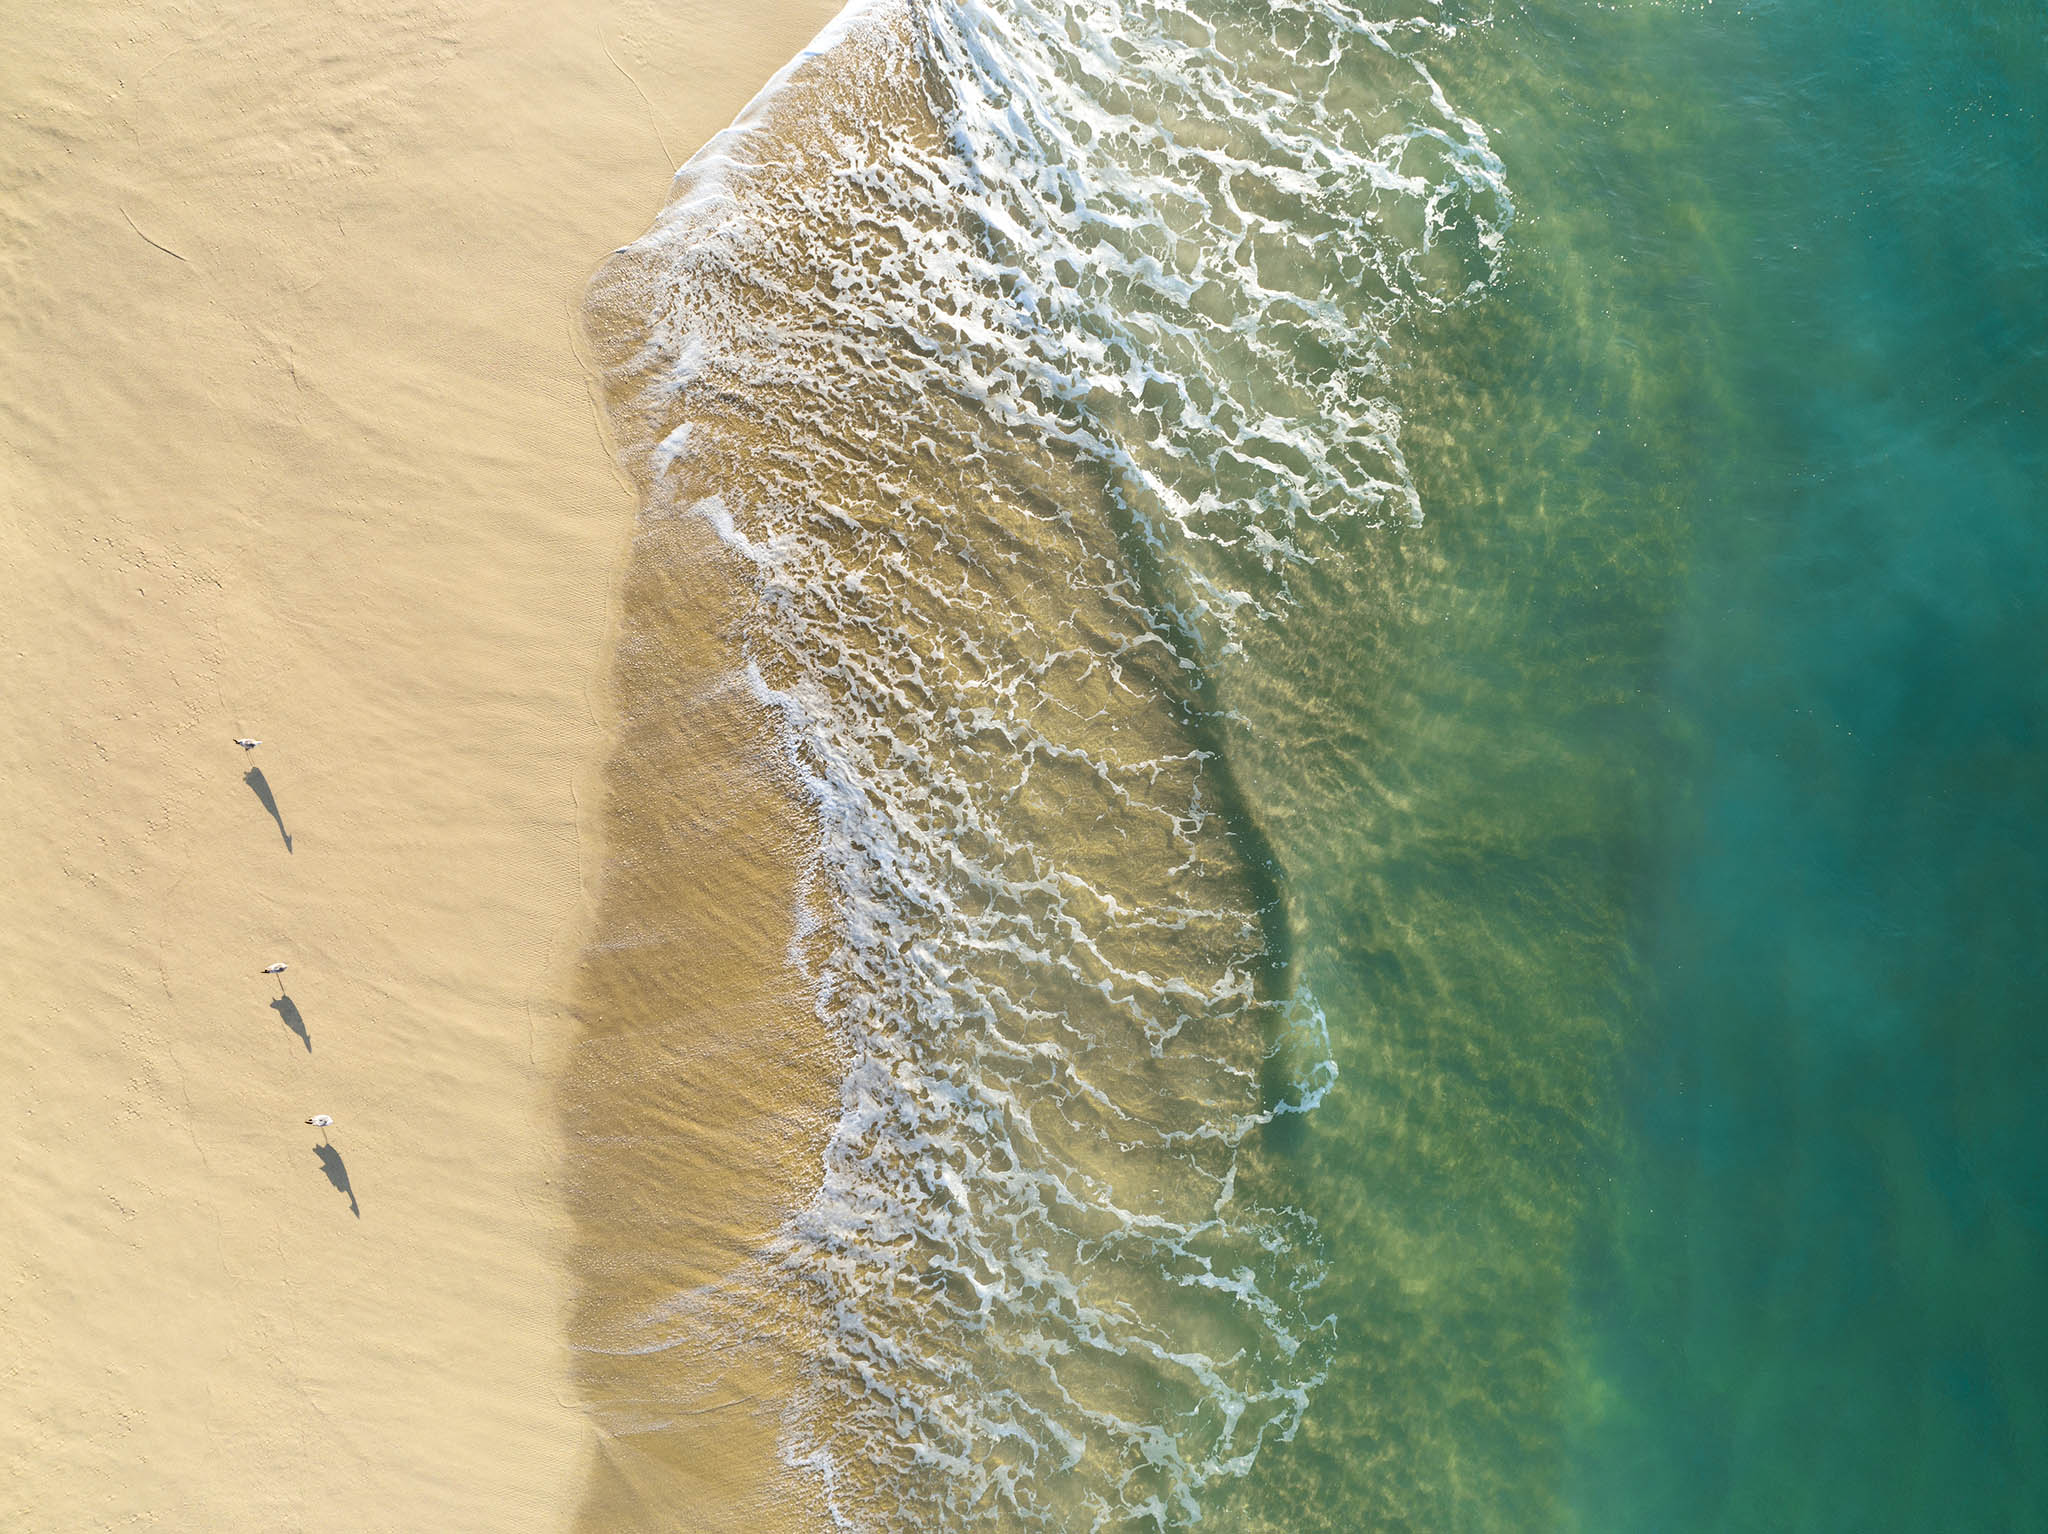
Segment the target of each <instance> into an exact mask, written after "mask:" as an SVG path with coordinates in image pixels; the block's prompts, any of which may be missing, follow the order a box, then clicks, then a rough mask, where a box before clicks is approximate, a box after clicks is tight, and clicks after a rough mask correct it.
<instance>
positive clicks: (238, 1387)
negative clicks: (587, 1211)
mask: <svg viewBox="0 0 2048 1534" xmlns="http://www.w3.org/2000/svg"><path fill="white" fill-rule="evenodd" d="M822 9H823V8H822V7H816V8H812V9H809V10H807V9H806V8H804V7H800V6H793V5H792V6H783V7H776V8H771V9H769V10H767V11H756V12H752V13H750V14H749V15H748V16H747V17H745V18H717V19H718V20H720V21H721V23H725V22H731V23H733V24H731V25H722V26H721V27H718V28H714V27H711V26H710V25H708V23H707V21H706V20H705V19H704V18H698V19H697V20H696V22H695V23H694V24H693V25H664V24H662V23H660V22H659V21H657V20H654V19H651V18H648V17H643V16H639V15H637V14H629V15H628V16H626V17H624V18H619V17H610V18H604V21H605V25H603V26H601V27H592V26H589V25H587V19H586V24H585V25H581V26H572V25H571V23H570V22H569V21H568V20H566V19H564V18H562V17H559V16H557V15H555V14H554V13H552V12H549V11H547V10H545V9H543V8H540V7H535V6H530V5H525V4H511V3H500V4H492V5H486V6H482V7H475V8H468V9H460V10H458V9H457V8H455V7H451V6H445V5H432V4H427V5H421V4H404V3H395V0H385V3H380V4H376V5H373V6H371V7H368V8H359V9H358V10H357V11H355V12H352V13H350V14H348V15H328V14H325V13H303V12H289V11H275V10H272V9H271V8H268V7H265V6H262V5H256V4H247V3H244V4H240V5H237V6H236V7H235V8H234V10H233V11H232V12H231V14H230V15H229V16H228V17H226V18H225V19H222V18H199V19H194V18H191V17H187V16H183V15H176V14H166V15H164V16H162V17H145V18H142V19H140V20H139V21H138V19H137V18H135V17H131V16H127V15H125V14H112V13H109V14H107V15H99V14H91V15H79V14H73V13H71V12H69V11H67V10H65V9H64V8H60V7H43V8H42V11H43V12H44V13H43V14H38V15H34V16H31V17H27V18H24V24H23V27H22V29H21V30H22V33H23V35H24V36H25V37H30V38H33V39H34V42H33V43H31V44H25V45H24V46H23V47H22V48H20V49H17V50H14V51H13V53H12V54H11V56H10V58H9V60H8V61H7V62H6V64H5V65H0V72H4V75H5V77H6V78H7V80H8V83H9V85H10V86H11V87H12V92H13V95H14V99H15V100H16V101H17V102H18V103H19V104H20V113H19V115H18V116H17V117H16V118H14V119H12V120H11V121H10V123H9V124H8V125H7V127H6V129H5V131H6V132H7V133H9V134H11V135H12V139H11V142H10V149H11V151H12V152H11V153H10V154H9V155H8V156H7V157H6V164H7V166H8V169H7V170H6V171H5V172H0V207H4V209H5V213H6V222H7V226H8V232H9V235H10V239H9V241H8V246H9V249H8V259H7V263H6V266H5V273H6V280H7V282H8V286H9V289H10V298H11V300H12V302H11V303H10V304H9V306H8V310H9V312H8V315H7V317H6V319H5V321H4V323H5V324H6V325H7V327H8V337H7V339H8V341H9V343H10V344H9V346H8V348H7V361H6V362H5V363H4V364H0V369H4V371H0V378H4V383H0V407H4V415H0V449H4V453H0V494H4V495H5V496H6V498H7V500H8V502H9V504H10V508H11V512H12V515H11V516H10V518H9V527H8V535H7V536H8V544H9V553H10V556H11V557H10V564H11V565H12V567H13V568H14V569H15V570H16V572H17V584H16V596H15V600H14V602H13V603H12V604H11V605H10V611H9V612H8V613H7V614H6V615H5V616H4V617H0V640H4V642H5V648H6V649H7V650H9V651H11V652H12V657H11V658H12V661H13V664H12V665H11V666H10V668H9V680H8V693H7V702H8V703H9V705H10V707H9V708H8V709H7V710H6V714H7V718H8V725H7V728H6V730H5V733H4V735H0V760H4V762H5V763H6V767H7V771H8V777H7V783H8V787H9V796H8V802H7V808H6V811H5V814H4V818H0V833H4V835H0V840H4V844H5V846H6V848H7V850H8V852H9V853H10V857H9V858H8V863H9V867H10V873H11V874H12V875H13V877H12V878H11V880H10V888H9V891H8V893H7V895H6V897H5V898H6V906H5V909H4V921H0V932H4V934H5V936H4V938H0V942H4V945H5V946H4V948H0V959H4V967H5V970H6V973H7V975H8V979H9V986H10V993H11V997H12V999H13V1001H14V1006H13V1007H12V1008H11V1020H10V1023H9V1025H8V1027H7V1028H6V1029H5V1030H4V1031H0V1125H4V1126H5V1129H6V1131H7V1134H8V1138H9V1140H10V1142H11V1143H12V1144H13V1145H14V1146H15V1147H16V1154H15V1156H14V1157H13V1158H11V1160H10V1163H9V1166H8V1168H7V1170H6V1171H5V1173H4V1174H0V1218H4V1219H5V1220H6V1221H7V1222H8V1224H9V1227H10V1229H12V1230H14V1231H15V1232H16V1237H17V1243H16V1246H15V1249H14V1251H13V1253H12V1254H11V1256H10V1258H9V1260H8V1262H7V1264H6V1268H5V1271H4V1274H0V1279H4V1283H0V1292H4V1293H5V1295H6V1297H7V1298H6V1301H5V1308H4V1309H0V1345H4V1346H5V1348H6V1350H7V1352H8V1354H9V1356H10V1358H11V1359H12V1360H13V1361H14V1364H13V1367H12V1369H11V1370H10V1373H9V1377H8V1379H7V1382H6V1384H5V1386H4V1387H0V1447H4V1449H5V1451H6V1452H5V1454H4V1456H0V1458H4V1460H5V1462H6V1463H7V1464H8V1466H9V1467H10V1468H9V1469H8V1470H7V1471H6V1472H5V1473H4V1476H0V1521H5V1522H7V1523H8V1525H9V1526H10V1527H16V1528H22V1529H25V1530H39V1529H50V1530H55V1529H60V1528H61V1529H71V1528H80V1527H111V1526H113V1525H116V1524H125V1523H127V1522H130V1521H134V1520H137V1519H142V1518H156V1519H162V1520H167V1521H170V1522H174V1523H179V1524H182V1525H185V1526H191V1527H208V1528H219V1529H241V1528H250V1529H255V1528H273V1527H278V1526H291V1527H298V1528H306V1529H342V1528H361V1527H383V1526H390V1525H391V1524H392V1522H393V1521H394V1520H395V1519H403V1520H405V1521H420V1522H426V1523H431V1524H432V1525H433V1526H435V1527H437V1528H446V1529H464V1528H474V1529H479V1530H484V1529H490V1530H501V1529H512V1528H547V1527H559V1526H561V1524H562V1523H564V1522H566V1521H568V1520H569V1519H570V1518H571V1516H572V1515H573V1510H574V1509H575V1507H576V1506H577V1505H578V1504H579V1501H580V1499H581V1498H582V1496H583V1491H584V1488H583V1484H582V1483H583V1480H584V1476H585V1473H586V1469H587V1464H588V1460H589V1457H590V1455H591V1453H592V1445H593V1443H594V1441H595V1438H596V1434H595V1433H594V1431H593V1429H592V1427H591V1425H590V1422H589V1419H588V1418H587V1416H586V1415H585V1414H584V1412H583V1411H582V1410H581V1409H579V1407H578V1406H577V1404H576V1403H575V1401H574V1397H573V1394H572V1386H571V1383H570V1376H571V1362H570V1358H569V1355H568V1349H567V1347H566V1345H565V1342H564V1340H563V1338H562V1335H561V1330H560V1320H561V1316H562V1313H563V1307H564V1306H565V1305H566V1304H567V1303H568V1296H567V1290H566V1275H565V1273H564V1272H563V1270H562V1268H561V1266H560V1263H561V1258H562V1254H563V1248H564V1245H565V1243H566V1241H567V1240H568V1225H567V1216H566V1214H565V1212H564V1211H563V1209H562V1208H561V1205H560V1200H559V1194H558V1190H557V1186H556V1184H557V1180H558V1176H559V1164H558V1163H559V1154H560V1151H559V1147H560V1144H561V1141H560V1138H559V1132H558V1129H557V1126H556V1124H555V1123H554V1114H553V1112H552V1107H553V1097H554V1092H555V1077H556V1075H557V1073H558V1068H559V1066H560V1065H561V1064H562V1062H563V1060H564V1058H565V1052H566V1051H567V1050H568V1048H569V1047H570V1025H569V1022H568V1020H567V1017H566V1014H565V1011H564V1008H565V1005H566V1002H567V997H566V994H565V993H566V989H567V986H566V982H565V980H564V974H565V971H566V970H567V969H568V968H569V967H570V965H571V964H572V963H573V960H574V956H575V954H576V952H577V951H578V947H579V938H580V934H581V932H582V931H583V930H584V924H585V923H586V922H587V920H588V918H589V913H588V910H587V908H586V904H585V896H584V894H583V892H582V885H583V880H584V878H585V877H586V876H587V875H588V873H589V872H590V868H591V861H592V856H593V854H592V853H591V852H590V850H589V849H588V848H586V846H585V845H584V838H583V831H584V830H585V829H587V828H588V827H589V824H590V819H591V817H590V816H589V815H588V814H585V813H583V812H581V811H580V810H579V808H578V790H579V788H582V787H587V786H588V785H589V784H590V783H591V782H592V780H593V778H594V777H595V776H596V775H597V774H599V773H601V772H602V770H603V763H604V761H605V760H606V758H607V756H608V754H609V746H610V744H611V738H610V735H609V733H608V731H607V727H606V722H605V720H604V719H603V717H602V713H601V701H602V700H601V699H600V698H599V697H598V696H597V694H596V693H595V692H593V690H592V687H591V683H592V681H593V679H598V680H599V682H600V685H601V681H602V677H603V675H604V673H605V668H606V667H607V666H608V665H609V657H610V655H611V653H612V642H613V638H614V635H613V633H612V632H611V630H610V629H609V628H608V624H610V623H611V622H612V621H613V615H614V611H615V603H614V597H615V595H616V593H617V592H618V590H619V583H620V581H621V580H622V579H623V575H624V564H623V561H624V558H625V539H626V537H627V535H628V529H629V528H630V526H631V519H632V508H631V506H630V504H629V497H628V496H627V494H626V493H625V492H624V491H623V490H622V488H621V486H620V483H619V481H618V479H617V477H616V476H615V473H614V470H613V466H612V464H611V461H610V458H609V455H608V453H607V452H606V450H605V447H604V445H603V444H602V442H601V441H600V440H599V433H598V432H596V431H593V429H592V425H591V419H590V412H591V409H592V404H591V400H590V397H589V391H588V385H587V379H586V375H585V373H584V371H583V369H582V368H581V366H580V364H579V361H578V359H577V357H576V356H575V354H574V349H573V346H572V345H571V344H570V343H569V341H568V339H567V331H568V329H569V328H570V327H571V326H573V324H574V323H575V313H576V309H577V306H578V304H579V302H580V297H581V293H582V289H583V286H584V284H585V282H586V281H587V276H588V273H589V271H590V269H591V261H592V258H593V257H594V256H595V255H596V254H597V253H598V252H601V251H603V250H605V249H606V248H607V247H608V246H611V245H614V244H616V243H617V241H618V240H619V238H620V237H621V236H624V235H629V234H630V233H631V232H632V231H634V230H636V229H639V228H642V227H644V224H645V220H646V218H647V217H648V216H649V213H650V211H651V203H652V202H653V199H654V197H655V195H657V194H656V193H655V192H654V188H655V186H657V185H659V184H661V183H660V182H659V179H658V177H659V174H660V171H659V170H658V169H657V168H658V167H666V168H667V170H668V171H669V172H671V173H672V170H673V167H672V165H671V164H670V162H669V161H668V160H667V159H666V157H665V156H666V151H665V150H662V149H661V148H660V144H661V141H662V140H663V139H664V138H665V139H666V141H667V142H668V143H671V144H674V143H681V142H694V141H696V140H697V139H698V138H703V137H708V136H710V134H711V133H712V132H714V131H715V130H716V129H718V128H720V127H722V126H724V124H725V123H726V122H727V121H728V120H729V119H730V117H731V115H732V112H733V109H734V106H735V105H736V104H737V103H738V102H740V101H742V100H744V99H745V97H746V95H747V94H748V93H749V92H750V91H751V90H752V89H753V87H754V85H755V83H756V82H757V81H758V80H760V79H761V77H762V74H763V73H765V72H766V71H767V70H769V69H771V68H773V67H774V65H776V64H777V63H780V62H781V61H782V60H783V59H786V58H788V57H789V56H790V55H789V45H790V42H791V41H792V40H793V38H794V37H797V36H802V35H806V34H807V33H808V32H810V31H811V30H813V28H814V25H815V12H816V11H819V10H822ZM712 34H716V35H712ZM280 79H290V80H291V81H292V82H293V84H292V90H291V93H290V98H291V99H290V100H289V102H286V101H283V100H280V99H279V98H278V93H277V85H276V82H277V81H278V80H280ZM650 92H651V97H650ZM656 102H659V103H660V104H659V105H658V106H657V105H655V103H656ZM479 124H488V125H489V132H488V133H487V134H480V133H479V131H478V125H479ZM236 735H248V736H253V737H257V738H261V739H263V740H264V745H263V746H262V747H261V748H259V749H258V750H257V751H256V752H255V753H254V754H253V755H252V756H250V757H248V758H246V759H245V758H244V755H243V753H242V752H240V751H239V750H237V749H236V748H235V747H234V746H233V745H232V744H231V740H230V737H232V736H236ZM256 773H260V774H261V777H260V779H259V778H255V777H253V776H245V774H251V775H253V774H256ZM259 784H260V787H259ZM579 822H580V823H579ZM272 961H283V962H287V963H288V964H289V965H290V966H291V967H290V969H289V970H288V971H287V972H286V974H285V975H284V976H283V977H282V978H283V979H284V980H285V981H286V982H287V985H286V987H285V989H284V991H283V993H282V995H280V993H279V992H278V991H277V990H276V989H275V988H273V987H271V986H269V985H268V983H267V981H266V980H265V979H264V977H262V976H260V975H258V974H257V971H258V969H259V968H261V966H263V965H264V964H266V963H269V962H272ZM281 1003H282V1004H281ZM313 1113H330V1114H332V1115H333V1116H334V1118H335V1119H336V1123H335V1125H334V1127H333V1128H332V1129H331V1130H330V1131H328V1140H329V1144H328V1146H327V1147H326V1150H327V1152H328V1154H323V1153H322V1150H321V1146H320V1144H319V1138H318V1132H317V1131H315V1130H313V1129H308V1128H306V1127H304V1126H303V1124H302V1123H301V1122H300V1121H301V1120H303V1119H304V1118H306V1117H307V1116H309V1115H311V1114H313ZM302 1135H303V1136H304V1137H305V1138H304V1139H303V1140H302V1139H301V1138H299V1137H300V1136H302Z"/></svg>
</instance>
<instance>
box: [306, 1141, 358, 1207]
mask: <svg viewBox="0 0 2048 1534" xmlns="http://www.w3.org/2000/svg"><path fill="white" fill-rule="evenodd" d="M313 1154H314V1155H316V1156H318V1157H319V1158H320V1170H321V1171H323V1172H325V1173H326V1174H327V1180H328V1181H329V1182H331V1183H333V1184H334V1191H335V1192H336V1193H345V1194H347V1195H348V1212H349V1213H350V1214H352V1215H354V1216H355V1217H356V1218H357V1219H359V1220H360V1219H361V1218H362V1217H363V1206H362V1205H361V1204H358V1203H357V1202H356V1190H355V1189H354V1188H351V1187H350V1186H349V1183H348V1168H347V1167H346V1166H344V1165H342V1161H341V1152H340V1151H338V1150H336V1149H335V1148H334V1147H333V1146H331V1145H316V1146H314V1147H313Z"/></svg>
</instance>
